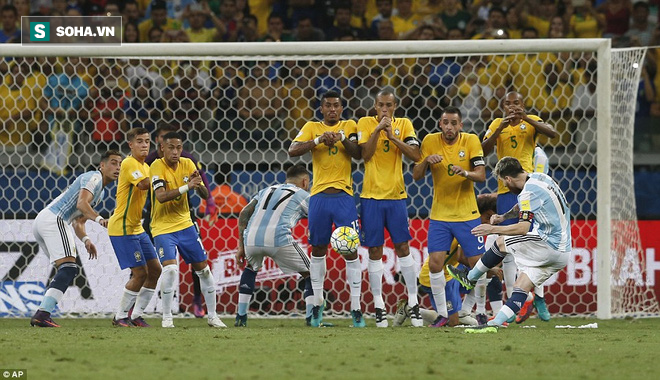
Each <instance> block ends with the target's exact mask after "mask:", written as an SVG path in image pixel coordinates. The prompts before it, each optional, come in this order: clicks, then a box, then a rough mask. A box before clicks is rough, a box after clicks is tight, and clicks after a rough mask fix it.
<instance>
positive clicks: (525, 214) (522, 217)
mask: <svg viewBox="0 0 660 380" xmlns="http://www.w3.org/2000/svg"><path fill="white" fill-rule="evenodd" d="M518 220H519V221H521V222H530V223H532V221H533V220H534V213H533V212H531V211H520V213H519V214H518Z"/></svg>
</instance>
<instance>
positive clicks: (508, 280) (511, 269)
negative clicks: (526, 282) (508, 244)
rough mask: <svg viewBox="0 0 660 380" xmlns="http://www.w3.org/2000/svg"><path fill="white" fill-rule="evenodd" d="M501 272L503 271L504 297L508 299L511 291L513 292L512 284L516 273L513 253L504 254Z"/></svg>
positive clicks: (516, 268)
mask: <svg viewBox="0 0 660 380" xmlns="http://www.w3.org/2000/svg"><path fill="white" fill-rule="evenodd" d="M502 272H503V273H504V286H505V287H506V298H507V299H508V298H511V293H513V284H515V283H516V273H517V272H518V267H517V266H516V260H515V259H514V258H513V255H506V256H504V260H502Z"/></svg>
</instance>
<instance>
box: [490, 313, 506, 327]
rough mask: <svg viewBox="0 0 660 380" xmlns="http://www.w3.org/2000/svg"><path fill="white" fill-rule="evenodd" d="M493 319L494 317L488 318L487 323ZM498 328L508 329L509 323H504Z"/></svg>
mask: <svg viewBox="0 0 660 380" xmlns="http://www.w3.org/2000/svg"><path fill="white" fill-rule="evenodd" d="M493 319H495V316H492V317H490V318H488V320H489V321H492V320H493ZM499 327H504V328H506V327H509V322H507V321H504V322H502V324H501V325H500V326H499Z"/></svg>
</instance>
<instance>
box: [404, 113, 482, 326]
mask: <svg viewBox="0 0 660 380" xmlns="http://www.w3.org/2000/svg"><path fill="white" fill-rule="evenodd" d="M439 125H440V129H441V132H440V133H431V134H428V135H427V136H426V137H425V138H424V141H422V158H421V159H420V160H419V161H418V163H417V165H415V168H414V169H413V178H414V179H415V180H420V179H422V178H424V176H425V175H426V171H427V170H428V169H429V168H430V169H431V175H432V176H433V206H432V208H431V215H430V219H431V220H430V222H429V231H428V240H429V241H428V250H429V270H430V275H429V277H430V283H431V291H432V293H433V298H434V300H435V304H436V306H437V311H438V318H437V319H436V321H435V322H434V323H433V324H431V325H430V326H431V327H443V326H445V325H447V323H448V321H449V320H448V313H447V303H446V298H445V285H446V281H445V276H444V270H443V266H444V263H445V261H446V258H447V252H449V250H450V247H451V243H452V240H453V239H454V238H455V239H456V240H457V241H458V243H459V244H460V245H461V247H462V248H463V252H464V254H465V257H466V258H467V260H468V262H469V263H470V265H474V264H475V263H476V262H477V260H479V258H480V257H481V255H482V254H483V253H484V240H483V239H482V238H479V239H477V238H475V237H474V236H472V235H471V234H470V230H471V229H472V228H474V227H476V226H478V225H479V220H480V217H479V210H478V207H477V198H476V196H475V193H474V183H475V182H484V181H485V180H486V167H485V162H484V157H483V156H484V155H483V151H482V149H481V144H480V143H479V137H477V135H475V134H472V133H465V132H462V128H463V119H462V115H461V111H460V110H459V109H458V108H456V107H447V108H445V110H444V111H443V113H442V116H441V118H440V121H439Z"/></svg>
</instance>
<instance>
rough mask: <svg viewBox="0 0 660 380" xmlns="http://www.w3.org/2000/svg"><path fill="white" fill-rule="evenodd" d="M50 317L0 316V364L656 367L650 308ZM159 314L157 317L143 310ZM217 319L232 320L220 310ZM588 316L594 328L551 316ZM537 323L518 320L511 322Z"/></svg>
mask: <svg viewBox="0 0 660 380" xmlns="http://www.w3.org/2000/svg"><path fill="white" fill-rule="evenodd" d="M56 321H57V322H58V323H60V324H61V325H62V328H59V329H43V328H33V327H30V326H29V321H28V320H27V319H0V353H1V354H0V369H26V370H27V378H28V379H121V380H124V379H126V380H142V379H161V380H169V379H199V380H201V379H216V380H218V379H310V380H311V379H314V380H319V379H328V380H338V379H450V378H455V379H479V380H481V379H510V380H512V379H515V380H527V379H544V378H547V379H657V378H659V377H660V358H659V356H660V319H632V320H611V321H597V320H594V319H578V318H555V319H552V320H551V321H550V322H547V323H544V322H541V321H539V320H537V319H529V320H528V321H527V322H526V323H525V324H523V325H515V324H513V325H512V326H511V327H509V328H508V329H500V331H499V332H498V333H497V334H479V335H472V334H465V333H464V332H463V329H462V328H442V329H431V328H412V327H402V328H387V329H377V328H375V327H374V322H373V320H370V319H368V320H367V326H368V327H367V328H365V329H355V328H349V327H348V325H349V321H348V320H341V319H340V320H330V321H331V322H334V323H335V325H336V326H335V327H331V328H310V327H304V321H301V320H298V319H250V320H249V321H248V327H247V328H235V327H229V328H227V329H211V328H210V327H208V326H207V325H206V320H205V319H175V324H176V326H177V327H176V328H175V329H162V328H160V327H154V328H150V329H139V328H130V329H128V328H114V327H112V326H111V323H110V320H108V319H65V318H59V319H56ZM147 321H148V322H149V323H152V324H153V325H154V326H159V325H160V321H159V320H158V319H151V318H147ZM224 321H225V323H228V324H229V322H232V324H233V320H230V319H229V318H225V319H224ZM594 322H597V323H598V329H556V328H555V325H567V324H570V325H574V326H578V325H584V324H588V323H594ZM532 325H533V326H536V328H521V326H532Z"/></svg>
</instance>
